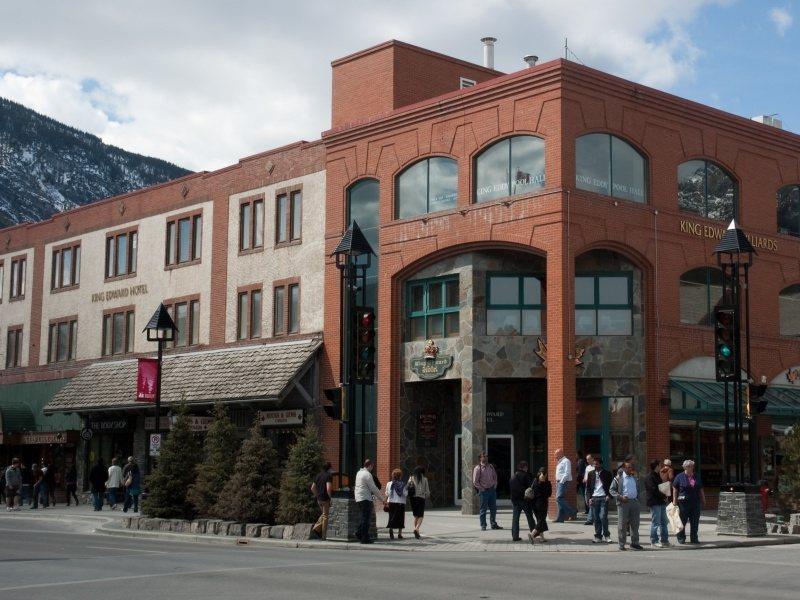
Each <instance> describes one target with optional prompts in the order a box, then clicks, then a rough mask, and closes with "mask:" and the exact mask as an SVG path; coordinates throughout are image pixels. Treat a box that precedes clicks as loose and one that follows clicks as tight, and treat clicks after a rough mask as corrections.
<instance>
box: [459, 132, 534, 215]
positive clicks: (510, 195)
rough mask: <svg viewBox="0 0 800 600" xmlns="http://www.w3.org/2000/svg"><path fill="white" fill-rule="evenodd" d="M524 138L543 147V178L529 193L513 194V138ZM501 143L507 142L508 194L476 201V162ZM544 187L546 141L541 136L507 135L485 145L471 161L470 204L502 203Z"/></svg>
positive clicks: (529, 134) (527, 134)
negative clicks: (537, 142)
mask: <svg viewBox="0 0 800 600" xmlns="http://www.w3.org/2000/svg"><path fill="white" fill-rule="evenodd" d="M524 137H529V138H535V139H537V140H539V141H540V142H542V147H543V150H542V151H543V153H544V169H543V171H542V175H543V177H544V181H542V185H541V186H537V188H535V189H532V190H530V191H526V192H519V193H513V192H512V191H511V190H512V185H511V182H512V175H511V158H512V156H513V148H512V147H513V145H514V144H513V140H514V139H515V138H524ZM503 142H508V163H507V164H506V166H507V168H506V174H507V178H508V192H509V193H508V194H506V195H505V196H498V197H496V198H489V199H487V200H478V161H479V160H480V158H481V156H483V155H484V154H486V152H488V151H489V150H491V149H492V148H494V147H495V146H497V145H498V144H502V143H503ZM546 187H547V140H546V139H545V138H544V137H542V136H541V135H537V134H534V133H525V132H519V133H515V134H514V135H509V136H506V137H503V138H500V139H498V140H494V141H493V142H492V143H490V144H487V145H486V146H484V147H483V148H481V149H480V151H479V152H478V153H477V154H475V157H474V158H473V159H472V204H484V203H487V202H503V201H504V199H506V198H514V197H516V196H524V195H526V194H536V193H538V192H541V191H542V190H544V189H545V188H546Z"/></svg>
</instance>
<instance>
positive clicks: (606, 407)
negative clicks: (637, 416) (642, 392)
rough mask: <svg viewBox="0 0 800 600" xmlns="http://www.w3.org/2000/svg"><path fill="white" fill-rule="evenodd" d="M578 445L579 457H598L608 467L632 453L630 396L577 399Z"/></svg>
mask: <svg viewBox="0 0 800 600" xmlns="http://www.w3.org/2000/svg"><path fill="white" fill-rule="evenodd" d="M575 423H576V429H577V439H576V443H577V448H578V452H579V454H580V455H581V456H586V455H587V454H592V455H594V456H600V457H602V459H603V464H604V465H605V467H606V468H607V469H615V468H616V466H617V463H620V462H622V461H623V460H625V457H626V456H627V455H629V454H633V450H634V449H633V398H632V397H630V396H615V397H603V398H578V401H577V411H576V418H575Z"/></svg>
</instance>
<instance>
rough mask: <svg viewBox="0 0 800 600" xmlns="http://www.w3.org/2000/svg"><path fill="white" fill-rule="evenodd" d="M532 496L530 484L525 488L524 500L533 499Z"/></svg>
mask: <svg viewBox="0 0 800 600" xmlns="http://www.w3.org/2000/svg"><path fill="white" fill-rule="evenodd" d="M534 497H535V493H534V491H533V486H531V487H529V488H527V489H526V490H525V500H533V499H534Z"/></svg>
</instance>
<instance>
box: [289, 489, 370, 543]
mask: <svg viewBox="0 0 800 600" xmlns="http://www.w3.org/2000/svg"><path fill="white" fill-rule="evenodd" d="M360 521H361V510H360V509H359V507H358V504H356V502H355V500H353V499H352V498H338V497H335V498H332V499H331V511H330V515H329V518H328V537H327V538H326V539H329V540H340V541H345V542H353V541H356V540H358V538H357V537H356V529H357V528H358V524H359V522H360ZM273 529H274V528H273ZM369 537H370V538H371V539H373V540H375V539H378V530H377V528H376V527H375V511H373V512H372V521H371V525H370V528H369Z"/></svg>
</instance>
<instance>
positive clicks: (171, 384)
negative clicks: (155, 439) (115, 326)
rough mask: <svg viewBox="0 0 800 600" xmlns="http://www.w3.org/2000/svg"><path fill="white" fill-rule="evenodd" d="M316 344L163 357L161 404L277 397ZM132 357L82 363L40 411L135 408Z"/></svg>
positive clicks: (306, 342)
mask: <svg viewBox="0 0 800 600" xmlns="http://www.w3.org/2000/svg"><path fill="white" fill-rule="evenodd" d="M321 345H322V340H321V339H319V338H311V339H304V340H298V341H292V342H282V343H278V344H264V345H259V346H245V347H237V348H224V349H220V350H208V351H202V352H191V353H187V354H177V355H171V356H165V357H164V362H163V367H162V369H163V370H162V375H161V401H162V403H163V404H165V405H167V404H177V403H179V402H181V401H185V402H186V403H187V404H209V403H212V402H214V401H217V400H220V401H222V402H234V401H239V400H248V399H252V400H278V399H280V398H281V396H282V394H283V393H284V392H285V391H288V390H287V388H288V386H289V384H290V383H291V381H292V380H293V379H294V377H295V376H296V375H297V374H298V373H299V372H300V371H301V370H302V369H303V368H304V367H305V366H306V365H307V364H308V362H309V361H310V360H311V359H312V358H313V356H314V355H315V353H316V352H317V350H318V349H319V348H320V346H321ZM137 369H138V360H136V359H130V360H120V361H102V362H96V363H93V364H91V365H89V366H87V367H85V368H84V369H83V370H82V371H81V372H80V373H78V375H76V376H75V377H74V378H73V379H72V380H71V381H70V382H69V383H67V385H65V386H64V387H63V388H62V389H61V390H59V392H58V393H57V394H56V395H55V396H53V399H52V400H51V401H50V402H49V403H48V404H47V406H45V407H44V409H43V410H44V412H45V413H53V412H72V411H89V410H116V409H123V408H141V407H144V406H147V404H146V403H142V402H137V401H136V376H137Z"/></svg>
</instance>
